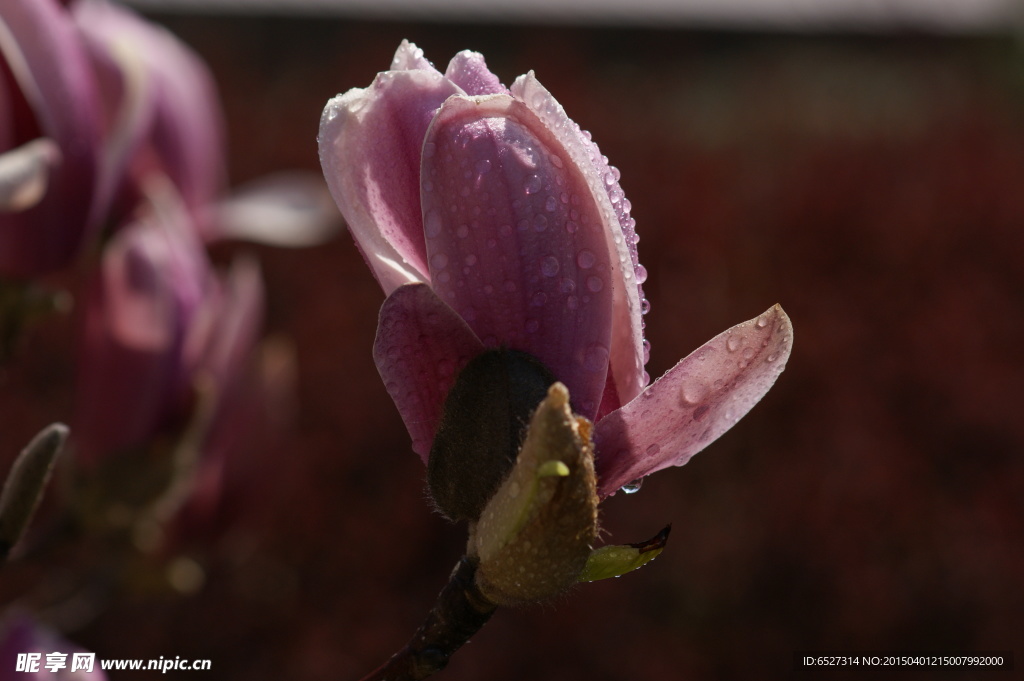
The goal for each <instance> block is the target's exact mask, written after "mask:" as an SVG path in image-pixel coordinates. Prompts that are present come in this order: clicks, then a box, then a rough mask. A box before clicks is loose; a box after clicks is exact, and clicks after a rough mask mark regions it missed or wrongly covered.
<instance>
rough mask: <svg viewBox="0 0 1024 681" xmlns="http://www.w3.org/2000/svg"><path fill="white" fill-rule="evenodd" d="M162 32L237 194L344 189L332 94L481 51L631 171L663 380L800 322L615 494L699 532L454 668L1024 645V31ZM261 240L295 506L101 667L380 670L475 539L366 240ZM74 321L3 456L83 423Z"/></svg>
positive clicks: (298, 27) (31, 366) (252, 28)
mask: <svg viewBox="0 0 1024 681" xmlns="http://www.w3.org/2000/svg"><path fill="white" fill-rule="evenodd" d="M156 18H157V19H159V20H160V21H162V22H163V23H165V25H167V26H168V27H170V28H171V29H172V30H173V31H175V32H176V33H177V34H178V35H179V36H181V37H182V38H183V39H184V40H185V41H186V42H188V43H189V44H191V45H192V46H194V47H195V49H196V50H198V52H199V53H200V54H201V55H202V56H203V57H204V58H205V59H206V60H207V61H208V63H209V64H210V66H211V68H212V69H213V71H214V73H215V75H216V77H217V79H218V81H219V85H220V88H221V93H222V96H223V98H224V104H225V108H226V112H227V121H228V125H229V131H230V133H229V137H230V145H231V163H230V165H231V174H232V180H233V181H234V182H242V181H245V180H248V179H252V178H255V177H257V176H260V175H263V174H265V173H268V172H271V171H274V170H278V169H282V168H306V169H311V170H319V163H318V160H317V148H316V134H317V125H318V120H319V116H320V111H321V110H322V108H323V105H324V103H325V102H326V101H327V99H328V98H329V97H331V96H333V95H334V94H336V93H338V92H343V91H345V90H347V89H349V88H351V87H356V86H358V87H364V86H366V85H368V84H369V83H370V81H371V80H372V77H373V75H374V74H375V73H376V72H377V71H380V70H384V69H386V68H387V66H388V65H389V64H390V60H391V56H392V54H393V52H394V49H395V48H396V47H397V45H398V43H399V42H400V41H401V39H402V38H409V39H410V40H413V41H414V42H416V43H417V44H419V46H420V47H422V48H424V49H425V50H426V52H427V56H428V57H429V58H431V59H432V60H433V61H434V62H435V63H437V64H439V65H442V68H443V64H445V63H446V62H447V60H448V59H449V58H450V57H451V56H452V55H453V54H454V53H455V52H456V51H458V50H461V49H465V48H470V49H476V50H480V51H482V52H484V54H485V55H486V57H487V60H488V64H489V65H490V66H491V68H492V70H493V71H495V72H496V73H497V74H498V75H499V76H500V77H501V78H502V80H503V81H504V82H505V83H506V84H508V83H510V82H511V81H512V80H513V79H514V78H515V77H516V76H517V75H518V74H520V73H523V72H525V71H527V70H530V69H533V70H535V71H536V73H537V76H538V78H539V79H540V80H541V82H542V83H544V84H545V86H547V87H548V89H549V90H551V91H552V93H553V94H554V95H555V96H556V97H557V98H558V99H559V100H560V101H561V103H562V104H563V105H564V106H565V108H566V110H567V111H568V113H569V115H570V116H571V117H573V118H574V119H575V120H576V121H577V122H578V123H580V125H581V126H582V127H583V128H584V129H588V130H590V131H591V132H592V133H593V135H594V139H595V141H597V142H598V144H599V145H600V147H601V149H602V151H603V152H604V153H605V154H607V155H608V157H609V158H610V159H611V162H612V163H613V164H614V165H616V166H617V167H618V168H619V169H620V170H621V171H622V186H623V188H624V190H625V192H626V195H627V197H628V198H629V199H630V201H631V202H632V205H633V216H634V217H635V218H636V220H637V229H638V231H639V233H640V235H641V241H640V244H639V249H640V258H641V261H642V263H643V264H644V265H645V266H646V267H647V269H648V271H649V272H650V278H649V280H648V282H647V284H646V286H645V291H646V293H647V296H648V297H649V299H650V300H651V303H652V312H651V313H650V315H648V317H647V334H648V337H649V339H650V340H651V342H652V345H653V350H652V353H651V362H650V365H649V366H648V370H649V371H650V373H651V375H652V376H654V377H657V376H659V375H660V374H661V373H663V372H664V371H665V370H666V369H668V368H669V367H671V366H672V365H673V364H674V363H675V362H676V361H677V360H678V359H680V358H681V357H683V356H685V355H686V354H688V353H689V352H690V351H691V350H693V349H695V348H696V347H698V346H699V345H700V344H701V343H702V342H703V341H705V340H707V339H709V338H711V337H712V336H714V335H715V334H717V333H718V332H720V331H722V330H724V329H725V328H727V327H728V326H731V325H733V324H735V323H738V322H740V321H743V320H746V319H749V318H751V317H754V316H756V315H757V314H759V313H760V312H762V311H763V310H765V309H766V308H768V307H769V306H771V305H772V304H773V303H776V302H779V303H781V304H782V305H783V307H784V308H785V309H786V311H787V312H788V313H789V315H790V317H791V318H792V320H793V323H794V326H795V330H796V335H795V344H794V350H793V355H792V358H791V360H790V363H789V366H788V368H787V370H786V371H785V373H784V374H783V375H782V376H781V378H780V380H779V381H778V383H777V384H776V386H775V388H773V389H772V391H771V392H770V393H769V394H768V396H767V397H766V398H765V399H764V401H763V402H762V403H761V404H760V405H758V406H757V407H756V408H755V409H754V410H753V412H751V414H750V415H749V416H747V417H746V418H745V419H743V420H742V421H741V422H740V423H739V424H738V425H737V426H736V427H734V428H733V430H732V431H730V432H729V433H727V434H726V435H725V436H724V437H723V438H722V439H721V440H719V441H718V442H716V443H714V444H713V445H712V446H711V447H710V448H709V449H708V450H707V451H705V452H704V453H702V454H701V455H700V456H698V457H697V458H696V459H694V460H693V461H692V462H691V463H690V464H688V465H687V466H685V467H683V468H679V469H672V470H669V471H663V472H661V473H658V474H656V475H655V476H653V477H651V478H649V479H648V480H647V481H646V482H645V483H644V485H643V488H642V490H641V491H640V493H638V494H636V495H632V496H626V495H623V494H619V495H617V496H615V497H613V498H612V499H610V500H609V501H608V502H607V503H605V504H604V505H603V507H602V524H603V526H604V528H605V529H606V530H607V539H608V541H611V542H615V543H623V542H632V541H639V540H641V539H645V538H647V537H649V536H651V535H653V534H654V533H655V532H657V531H658V530H659V529H660V528H661V527H662V526H663V525H664V524H665V523H666V522H672V523H673V534H672V537H671V541H670V543H669V546H668V548H667V550H666V551H665V553H664V554H663V555H662V556H661V557H660V558H659V559H658V560H656V561H655V562H654V563H652V564H651V565H649V566H647V567H645V568H644V569H642V570H640V571H639V572H637V573H635V574H630V575H628V576H625V577H623V578H622V579H617V580H608V581H607V582H601V583H596V584H591V585H586V586H581V587H579V588H578V589H576V590H575V591H574V592H572V593H570V594H569V595H567V596H565V597H564V598H562V599H560V601H559V602H557V603H554V604H551V605H550V606H545V607H537V608H531V609H525V610H522V611H502V612H499V613H498V614H497V615H496V616H495V617H494V618H493V620H492V621H491V623H490V624H489V625H488V626H487V627H486V628H485V629H484V630H483V631H482V632H481V633H480V634H478V635H477V636H476V637H474V639H473V641H472V642H471V643H470V644H469V645H468V646H467V647H466V648H464V649H463V650H462V651H461V652H459V653H458V654H457V655H456V656H455V658H454V660H453V662H452V663H451V665H450V667H449V668H448V669H447V670H446V671H445V672H443V674H442V675H441V676H440V677H439V678H442V679H449V680H450V681H457V680H459V679H467V680H468V679H493V680H495V681H504V680H512V679H516V680H521V679H537V680H538V681H540V680H555V679H557V680H559V681H570V680H575V679H580V680H586V681H606V680H607V681H611V680H627V679H628V680H632V679H692V680H700V679H750V678H782V677H788V676H790V675H791V674H792V673H793V653H794V651H799V650H857V651H894V650H923V651H935V652H954V651H964V652H968V651H985V650H1013V649H1014V647H1015V646H1016V648H1017V649H1016V653H1017V654H1018V655H1020V654H1021V653H1022V652H1024V650H1022V649H1021V648H1020V646H1019V643H1020V640H1021V639H1020V632H1021V630H1024V614H1022V613H1024V586H1022V582H1024V580H1022V577H1021V575H1024V541H1022V539H1024V503H1022V498H1024V460H1022V455H1024V425H1022V423H1021V422H1022V419H1021V418H1020V412H1021V407H1022V405H1024V400H1022V398H1021V390H1022V386H1024V359H1022V352H1021V349H1020V348H1021V344H1022V342H1024V53H1022V52H1021V50H1020V47H1019V45H1016V46H1015V44H1014V42H1013V41H1012V40H1011V39H1010V38H1008V37H1007V38H951V37H945V38H941V37H929V36H925V35H903V34H900V35H890V36H884V37H880V36H839V35H761V34H755V33H739V34H737V33H732V34H717V33H710V32H688V31H670V30H664V31H656V30H628V29H622V30H616V29H579V28H560V27H550V26H549V27H543V28H539V27H528V26H486V27H479V26H471V25H456V26H449V25H429V24H403V23H397V22H396V23H358V22H343V21H339V20H313V19H305V20H299V19H283V18H238V17H217V16H212V17H185V16H158V17H156ZM239 251H250V252H255V253H257V254H258V256H259V258H260V260H261V262H262V265H263V270H264V274H265V278H266V285H267V290H268V297H269V301H268V312H267V314H268V318H267V331H268V332H270V333H272V334H278V335H282V336H286V337H288V338H290V339H291V341H292V342H293V343H294V346H295V349H296V352H297V357H298V366H299V383H298V392H299V398H300V405H299V406H300V410H299V412H298V416H297V419H296V423H295V428H294V430H293V432H292V433H291V434H290V436H289V437H288V439H287V441H286V443H285V445H284V446H283V447H282V448H281V450H280V452H279V453H278V454H277V456H276V459H274V464H273V467H272V468H268V469H267V470H266V473H265V475H264V476H263V479H264V481H265V482H264V484H266V485H267V486H268V488H267V489H265V490H261V491H260V492H259V495H260V498H261V499H266V502H265V503H263V504H261V505H262V506H263V508H262V514H261V515H258V516H256V518H258V520H255V521H253V522H250V523H248V524H247V525H246V527H247V529H245V530H235V531H233V532H232V533H229V534H228V535H227V536H225V537H222V538H220V539H219V540H218V545H217V546H216V547H214V548H212V549H211V548H209V547H205V548H204V549H203V551H204V552H205V553H199V549H196V551H197V553H196V554H195V555H196V556H197V559H198V560H199V561H200V562H201V563H202V564H203V565H204V567H206V569H207V575H206V583H205V587H204V588H203V590H202V591H200V592H199V593H197V594H195V595H192V596H187V597H181V598H169V597H159V598H157V597H149V598H145V597H141V596H140V597H138V598H137V599H134V600H131V601H129V602H127V603H125V604H123V605H120V606H118V607H117V608H115V609H113V610H108V611H106V612H103V613H101V614H99V615H98V616H96V617H94V618H92V619H89V620H88V621H84V622H82V624H81V626H80V628H79V629H78V630H76V631H72V632H70V636H71V637H72V638H73V639H74V640H76V641H77V642H79V643H80V644H82V645H84V646H87V647H89V648H90V649H93V650H96V651H98V653H99V655H100V656H101V657H107V658H112V657H146V658H149V657H153V658H155V657H158V656H161V655H162V656H164V657H174V656H176V655H180V656H182V657H183V658H184V657H194V658H209V659H211V660H212V665H213V671H212V672H206V673H203V672H191V673H185V672H181V673H178V675H177V676H175V675H174V674H173V673H172V674H167V675H166V677H165V678H168V679H171V678H181V679H185V678H188V679H198V678H199V677H203V678H214V679H224V680H235V679H239V680H241V679H245V680H247V681H256V680H263V679H267V680H269V679H293V680H295V681H305V680H310V681H312V680H319V679H357V678H359V677H360V676H361V675H362V674H364V673H366V672H369V671H370V670H371V669H373V668H374V667H376V666H377V665H378V664H380V663H381V662H383V661H384V660H385V659H386V658H387V657H388V656H389V655H390V654H391V653H393V652H395V651H396V650H397V649H398V648H399V647H400V646H401V645H403V644H404V643H405V641H406V640H407V639H408V637H409V635H410V634H411V633H412V632H413V631H414V630H415V628H416V627H417V626H418V625H419V623H420V621H421V619H422V618H423V616H424V615H425V613H426V611H427V609H428V608H429V607H430V605H431V603H432V602H433V599H434V596H435V595H436V593H437V591H438V590H439V589H440V587H441V586H442V584H443V583H444V582H445V581H446V579H447V575H448V573H449V571H450V569H451V567H452V566H453V565H454V564H455V562H456V560H457V559H458V557H459V556H460V555H461V554H462V551H463V548H464V541H465V536H464V531H463V529H461V528H457V527H453V526H450V525H448V524H447V523H446V522H445V521H444V520H442V519H441V518H440V517H439V516H437V515H436V514H434V513H432V512H431V510H430V507H429V504H428V503H427V501H426V499H425V496H426V495H425V490H424V481H423V473H424V472H423V468H422V465H421V464H420V463H419V461H418V460H417V457H415V455H413V454H412V453H411V450H410V443H409V439H408V436H407V435H406V432H405V430H404V428H403V426H402V422H401V420H400V418H399V416H398V413H397V411H396V410H395V408H394V406H393V405H392V403H391V401H390V399H389V398H388V396H387V394H386V393H385V391H384V388H383V386H382V384H381V382H380V380H379V378H378V376H377V373H376V370H375V368H374V366H373V363H372V361H371V357H370V347H371V343H372V340H373V335H374V331H375V325H376V313H377V309H378V308H379V306H380V303H381V302H382V299H383V296H382V294H381V292H380V291H379V289H378V288H377V286H376V284H375V282H374V280H373V278H372V277H371V275H370V274H369V271H368V270H367V269H366V267H365V266H364V265H363V262H362V260H361V258H360V256H359V255H358V253H357V251H356V249H355V247H354V246H353V244H352V243H351V240H350V239H349V238H348V237H347V236H346V235H342V236H341V237H339V238H338V239H336V240H335V241H333V242H332V243H330V244H328V245H325V246H321V247H316V248H310V249H303V250H274V249H271V248H264V247H252V246H245V245H241V244H236V245H230V246H227V247H220V248H218V250H217V252H216V255H217V256H218V257H219V258H221V259H223V258H226V257H227V256H228V255H230V254H233V253H235V252H239ZM66 331H67V328H66V324H65V325H63V326H62V323H61V322H53V323H51V324H49V325H47V326H44V327H43V328H41V329H40V330H39V331H38V333H37V336H36V338H34V339H33V342H32V343H30V344H29V347H28V348H27V349H26V350H25V352H24V354H25V356H24V357H23V358H22V361H21V362H20V364H18V365H17V366H14V367H12V368H11V369H10V370H9V371H8V372H7V374H6V376H5V377H4V382H3V384H0V389H2V391H3V393H4V395H3V398H2V400H3V401H2V406H3V411H2V413H0V424H2V425H0V427H2V429H3V432H4V437H3V440H4V443H5V448H7V449H10V448H9V447H7V444H6V443H21V442H25V441H27V440H28V439H29V437H30V436H31V435H32V434H33V433H34V432H35V431H36V430H38V429H39V428H40V427H42V426H43V425H45V423H47V422H49V421H52V420H56V419H67V418H68V416H69V415H68V410H69V409H70V375H71V358H70V355H69V353H68V351H67V346H68V342H67V338H66V335H67V334H66ZM7 454H8V452H7V451H6V449H5V452H4V455H5V456H7ZM271 485H276V486H277V489H276V490H271V489H270V488H269V486H271ZM210 556H213V557H210ZM1017 663H1018V664H1024V661H1022V660H1018V661H1017ZM149 674H150V675H152V672H150V673H149ZM819 675H820V674H807V676H814V677H817V676H819ZM142 676H143V674H139V675H138V678H142ZM828 676H829V677H830V678H831V677H833V676H840V677H841V676H843V675H842V674H839V675H836V674H829V675H828ZM849 676H850V678H853V677H857V678H875V677H877V675H872V674H870V673H868V674H865V672H863V671H860V672H856V673H851V674H849ZM1010 676H1012V674H1007V673H1002V674H999V673H995V672H986V673H963V674H960V673H959V672H952V673H947V675H946V676H941V678H958V677H962V678H990V677H991V678H1010ZM112 678H113V679H118V678H126V679H127V678H135V677H130V676H118V675H117V674H116V673H115V674H114V675H113V676H112ZM146 678H148V676H147V677H146ZM898 678H901V679H925V678H940V676H939V675H938V674H936V673H934V672H928V671H923V670H917V671H914V670H906V671H903V672H901V673H900V674H899V676H898Z"/></svg>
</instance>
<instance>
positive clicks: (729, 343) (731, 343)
mask: <svg viewBox="0 0 1024 681" xmlns="http://www.w3.org/2000/svg"><path fill="white" fill-rule="evenodd" d="M742 344H743V341H742V340H741V339H740V338H737V337H736V336H731V335H730V336H729V337H728V338H726V339H725V349H726V350H728V351H729V352H736V351H737V350H739V349H740V345H742Z"/></svg>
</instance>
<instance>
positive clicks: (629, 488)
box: [622, 478, 644, 494]
mask: <svg viewBox="0 0 1024 681" xmlns="http://www.w3.org/2000/svg"><path fill="white" fill-rule="evenodd" d="M643 482H644V481H643V478H638V479H637V480H634V481H633V482H630V483H627V484H625V485H623V486H622V491H623V492H625V493H626V494H636V493H637V492H639V491H640V487H641V486H642V485H643Z"/></svg>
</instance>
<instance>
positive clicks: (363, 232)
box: [319, 70, 461, 293]
mask: <svg viewBox="0 0 1024 681" xmlns="http://www.w3.org/2000/svg"><path fill="white" fill-rule="evenodd" d="M459 93H461V90H460V89H459V88H458V86H456V85H455V84H454V83H452V82H451V81H449V80H447V79H446V78H445V77H444V76H442V75H441V74H440V73H437V72H436V71H433V72H431V71H426V70H409V71H388V72H386V73H382V74H379V75H378V76H377V78H376V79H375V80H374V82H373V85H371V86H370V87H369V88H366V89H358V88H357V89H353V90H349V91H348V92H346V93H345V94H343V95H339V96H337V97H335V98H334V99H332V100H331V101H329V102H328V103H327V107H326V108H325V109H324V113H323V116H322V117H321V118H320V135H319V143H320V163H321V165H322V166H323V170H324V176H325V177H326V179H327V184H328V186H329V187H330V189H331V194H332V195H333V196H334V200H335V202H336V203H337V204H338V207H339V208H340V209H341V214H342V215H343V216H344V217H345V220H346V222H347V223H348V226H349V230H350V231H351V232H352V236H353V237H354V238H355V240H356V244H357V245H358V246H359V249H360V251H362V253H363V257H364V258H366V262H367V264H368V265H369V266H370V269H371V270H372V271H373V274H374V276H375V277H376V278H377V281H378V282H380V285H381V286H382V287H383V288H384V292H385V293H391V292H392V291H394V290H395V289H396V288H397V287H399V286H401V285H402V284H406V283H410V282H421V281H427V280H428V275H427V264H426V246H425V244H424V242H423V218H422V214H421V212H420V196H419V193H420V189H419V186H420V154H421V150H422V149H423V138H424V136H425V134H426V131H427V127H428V126H429V125H430V121H431V119H433V117H434V113H435V112H436V111H437V109H438V108H439V107H440V106H441V104H442V103H443V102H444V100H445V99H447V98H448V97H449V96H451V95H453V94H459Z"/></svg>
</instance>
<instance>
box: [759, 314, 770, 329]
mask: <svg viewBox="0 0 1024 681" xmlns="http://www.w3.org/2000/svg"><path fill="white" fill-rule="evenodd" d="M766 326H768V313H767V312H765V313H764V314H763V315H761V316H760V317H758V318H757V328H759V329H763V328H764V327H766Z"/></svg>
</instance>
